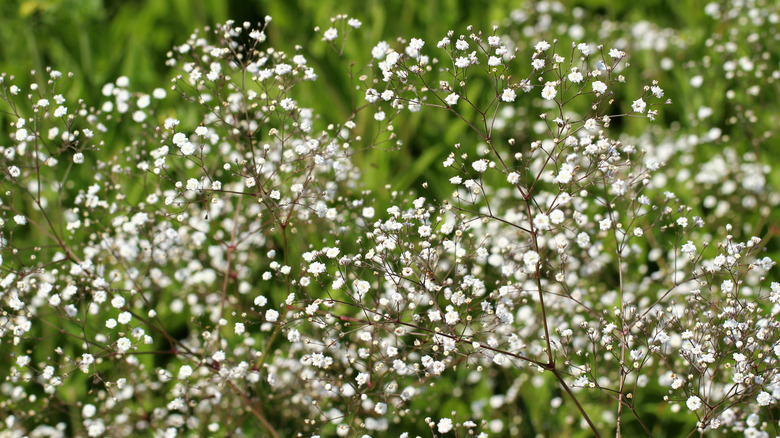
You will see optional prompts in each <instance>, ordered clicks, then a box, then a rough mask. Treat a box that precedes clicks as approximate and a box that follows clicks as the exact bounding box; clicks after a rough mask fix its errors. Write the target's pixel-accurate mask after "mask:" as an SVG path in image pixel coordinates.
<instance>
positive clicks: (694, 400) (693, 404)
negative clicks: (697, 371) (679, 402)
mask: <svg viewBox="0 0 780 438" xmlns="http://www.w3.org/2000/svg"><path fill="white" fill-rule="evenodd" d="M685 405H686V406H688V409H690V410H692V411H695V410H697V409H699V408H701V405H702V403H701V399H700V398H699V397H697V396H695V395H692V396H690V397H689V398H688V401H686V402H685Z"/></svg>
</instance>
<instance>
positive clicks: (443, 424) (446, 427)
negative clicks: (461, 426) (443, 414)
mask: <svg viewBox="0 0 780 438" xmlns="http://www.w3.org/2000/svg"><path fill="white" fill-rule="evenodd" d="M437 427H438V429H439V433H447V432H449V431H451V430H452V419H450V418H442V419H441V420H439V423H438V424H437Z"/></svg>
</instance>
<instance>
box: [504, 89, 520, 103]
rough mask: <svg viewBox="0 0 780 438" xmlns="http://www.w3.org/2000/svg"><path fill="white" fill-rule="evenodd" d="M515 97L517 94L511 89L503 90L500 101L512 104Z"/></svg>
mask: <svg viewBox="0 0 780 438" xmlns="http://www.w3.org/2000/svg"><path fill="white" fill-rule="evenodd" d="M516 97H517V93H515V90H513V89H511V88H504V92H503V93H501V100H503V101H504V102H514V101H515V98H516Z"/></svg>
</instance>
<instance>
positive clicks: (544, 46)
mask: <svg viewBox="0 0 780 438" xmlns="http://www.w3.org/2000/svg"><path fill="white" fill-rule="evenodd" d="M549 48H550V44H549V43H548V42H547V41H539V42H538V43H536V45H535V46H534V49H535V50H536V51H537V52H544V51H545V50H547V49H549Z"/></svg>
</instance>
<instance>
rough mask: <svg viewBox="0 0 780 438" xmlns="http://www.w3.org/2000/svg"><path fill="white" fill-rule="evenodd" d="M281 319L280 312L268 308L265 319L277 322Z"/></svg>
mask: <svg viewBox="0 0 780 438" xmlns="http://www.w3.org/2000/svg"><path fill="white" fill-rule="evenodd" d="M277 319H279V312H277V311H276V310H274V309H268V310H266V312H265V320H266V321H268V322H276V320H277Z"/></svg>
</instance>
